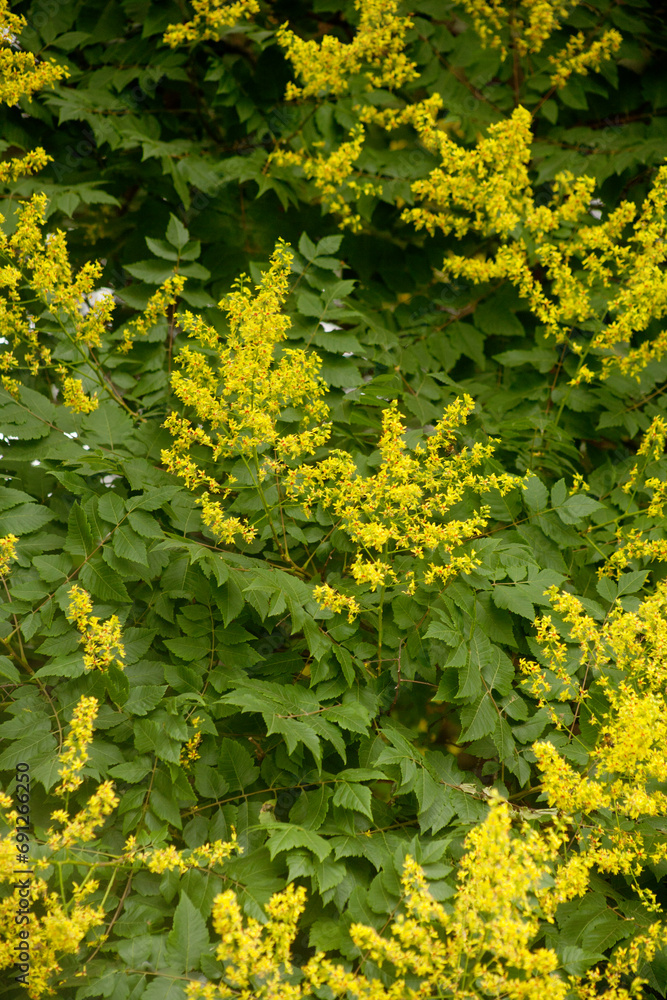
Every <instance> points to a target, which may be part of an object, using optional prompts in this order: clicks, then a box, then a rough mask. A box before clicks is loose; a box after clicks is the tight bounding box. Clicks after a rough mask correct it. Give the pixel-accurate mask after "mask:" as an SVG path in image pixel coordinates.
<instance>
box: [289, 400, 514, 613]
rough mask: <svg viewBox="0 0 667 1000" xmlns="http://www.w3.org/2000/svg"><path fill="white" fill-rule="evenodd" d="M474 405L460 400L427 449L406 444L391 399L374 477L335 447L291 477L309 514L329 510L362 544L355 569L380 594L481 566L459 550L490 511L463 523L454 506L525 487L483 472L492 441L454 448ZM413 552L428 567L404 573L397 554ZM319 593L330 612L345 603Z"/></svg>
mask: <svg viewBox="0 0 667 1000" xmlns="http://www.w3.org/2000/svg"><path fill="white" fill-rule="evenodd" d="M474 405H475V404H474V401H473V400H472V399H471V398H470V397H469V396H464V397H462V398H460V399H457V400H455V401H454V402H453V403H451V404H450V405H449V406H448V407H447V408H446V410H445V412H444V414H443V417H442V419H441V420H440V421H439V422H438V424H437V425H436V427H435V429H434V432H433V434H431V435H430V437H429V438H428V439H427V441H426V444H425V446H418V447H416V448H415V449H413V450H410V449H408V448H407V447H406V445H405V442H404V441H403V434H404V432H405V427H404V425H403V422H402V419H401V416H400V414H399V412H398V408H397V406H396V403H392V404H391V405H390V406H388V407H387V408H386V409H385V410H384V411H383V414H382V432H381V435H380V440H379V443H378V450H379V452H380V458H381V462H380V464H379V466H378V471H377V472H376V473H375V474H374V475H372V476H366V477H364V476H360V475H359V473H358V471H357V468H356V465H355V463H354V461H353V460H352V458H351V456H350V455H348V454H347V453H344V452H340V451H332V452H330V454H329V456H328V457H326V458H324V459H322V460H321V461H320V462H318V463H316V464H315V465H301V466H300V467H299V468H298V469H296V470H294V472H293V473H292V474H290V475H288V477H287V492H288V496H290V497H292V498H293V499H294V500H297V501H298V502H299V503H301V504H303V506H304V508H305V509H306V510H307V511H308V510H310V509H311V507H312V506H314V505H315V504H320V505H321V506H322V507H323V508H324V509H325V510H328V511H331V513H332V514H333V516H334V517H335V518H336V519H337V521H339V526H340V529H341V530H342V531H344V532H345V533H346V534H347V535H348V536H349V538H350V539H351V540H352V541H353V542H354V544H355V545H356V546H357V552H356V555H355V557H354V559H353V560H352V563H351V566H350V573H351V575H352V577H353V578H354V580H355V581H356V583H357V584H359V585H370V589H371V590H372V591H375V590H377V589H378V588H380V587H385V586H387V585H393V584H399V583H404V584H405V585H406V586H407V588H408V591H409V592H414V590H415V587H416V585H417V583H425V584H427V585H428V584H432V583H434V582H435V581H438V582H439V584H440V585H441V586H443V587H444V586H446V584H447V583H448V582H449V580H450V579H451V578H452V577H454V576H456V575H457V574H459V573H465V572H471V571H472V570H473V569H474V568H475V567H476V566H478V565H479V560H478V558H477V557H476V555H475V553H474V552H471V553H461V552H458V551H457V550H458V549H459V548H460V547H461V546H462V545H463V544H464V543H465V542H466V541H467V540H468V539H470V538H473V537H475V535H477V534H479V533H480V532H482V531H483V530H484V528H485V526H486V524H487V518H488V509H486V508H485V507H483V506H480V507H479V508H478V510H477V511H476V512H475V513H474V514H472V515H471V516H470V517H469V518H468V519H467V520H465V521H463V520H458V519H449V517H448V515H449V511H450V509H451V508H452V507H453V506H454V505H455V504H457V503H458V502H459V501H460V500H461V499H462V498H463V496H464V494H465V492H466V491H467V490H472V491H476V492H484V491H486V490H490V489H493V488H497V489H499V490H500V491H501V493H506V492H508V491H509V490H510V489H514V488H516V487H518V486H520V484H521V480H520V479H519V478H518V477H515V476H493V475H492V476H485V475H483V474H482V473H480V472H479V471H478V469H479V466H480V465H481V464H482V463H483V462H485V461H486V459H488V458H489V457H490V455H491V454H492V452H493V445H479V444H476V445H474V446H473V447H472V448H471V449H467V448H462V449H461V450H460V451H458V452H457V451H455V450H454V447H453V443H454V440H455V437H456V432H457V430H458V428H460V427H461V426H462V425H464V424H465V423H466V421H467V418H468V416H469V415H470V413H471V412H472V411H473V409H474ZM443 452H445V454H444V455H443ZM408 553H410V554H412V555H413V556H416V557H417V558H418V559H420V561H421V563H422V566H421V568H420V571H419V572H418V573H415V570H414V569H410V570H409V571H405V573H403V574H400V573H399V572H397V570H396V568H395V557H396V556H397V555H401V554H408ZM436 553H437V559H436V558H435V554H436ZM389 555H391V557H392V560H393V561H390V560H389V558H388V556H389ZM316 597H317V600H318V601H320V603H321V604H322V605H323V606H324V607H329V608H331V609H332V610H337V611H338V610H342V609H343V607H344V606H345V603H344V600H343V599H342V598H341V596H340V595H337V594H336V593H335V591H333V590H332V589H331V588H329V587H327V586H320V587H318V588H317V591H316ZM355 614H356V609H355Z"/></svg>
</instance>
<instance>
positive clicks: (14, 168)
mask: <svg viewBox="0 0 667 1000" xmlns="http://www.w3.org/2000/svg"><path fill="white" fill-rule="evenodd" d="M52 159H53V157H51V156H47V154H46V153H45V151H44V150H43V149H42V147H41V146H37V148H36V149H32V150H31V151H30V152H29V153H27V154H26V155H25V156H19V157H12V158H11V159H9V160H4V161H3V162H2V163H0V183H2V184H4V183H6V182H7V181H15V180H17V179H18V178H19V177H23V176H24V175H27V174H35V173H37V171H38V170H41V169H42V168H43V167H45V166H46V165H47V163H49V162H50V161H51V160H52Z"/></svg>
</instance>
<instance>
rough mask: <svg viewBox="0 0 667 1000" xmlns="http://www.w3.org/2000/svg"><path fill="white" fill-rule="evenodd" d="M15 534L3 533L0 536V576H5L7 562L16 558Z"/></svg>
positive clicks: (16, 539)
mask: <svg viewBox="0 0 667 1000" xmlns="http://www.w3.org/2000/svg"><path fill="white" fill-rule="evenodd" d="M17 542H18V538H17V537H16V535H4V536H3V537H2V538H0V576H7V574H8V573H9V564H10V562H12V560H14V559H16V543H17Z"/></svg>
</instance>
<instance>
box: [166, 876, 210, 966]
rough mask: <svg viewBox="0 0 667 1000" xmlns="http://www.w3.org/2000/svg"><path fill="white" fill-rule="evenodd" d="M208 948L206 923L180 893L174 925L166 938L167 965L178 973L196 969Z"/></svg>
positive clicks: (184, 894) (194, 907)
mask: <svg viewBox="0 0 667 1000" xmlns="http://www.w3.org/2000/svg"><path fill="white" fill-rule="evenodd" d="M209 946H210V941H209V937H208V930H207V929H206V921H205V920H204V918H203V917H202V915H201V913H200V911H199V910H198V909H197V907H196V906H195V905H194V904H193V903H192V902H191V901H190V899H189V898H188V896H187V894H186V893H185V892H183V891H181V898H180V900H179V902H178V906H177V907H176V912H175V913H174V924H173V927H172V929H171V931H170V933H169V936H168V937H167V953H166V958H167V964H168V965H169V966H170V967H171V968H173V969H175V970H177V971H178V972H190V971H191V970H192V969H198V968H199V967H200V961H201V956H202V953H203V952H207V951H208V949H209Z"/></svg>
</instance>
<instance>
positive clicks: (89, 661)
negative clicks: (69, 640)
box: [67, 584, 125, 670]
mask: <svg viewBox="0 0 667 1000" xmlns="http://www.w3.org/2000/svg"><path fill="white" fill-rule="evenodd" d="M69 598H70V602H69V607H68V610H67V618H68V620H69V621H73V622H76V627H77V629H78V630H79V632H80V633H81V639H80V640H79V641H80V642H81V643H83V647H84V656H83V662H84V665H85V667H86V670H92V669H93V668H96V669H97V670H106V669H107V667H108V666H109V665H110V664H112V663H115V665H116V666H117V667H119V668H120V669H121V670H122V668H123V657H124V656H125V649H124V647H123V643H122V632H121V628H120V622H119V620H118V617H117V615H112V616H111V618H110V619H109V620H108V621H107V622H100V620H99V618H96V617H95V616H94V615H92V614H91V612H92V610H93V605H92V601H91V600H90V596H89V594H87V593H86V591H85V590H83V589H82V588H81V587H79V586H78V585H77V584H74V586H72V587H70V589H69Z"/></svg>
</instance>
